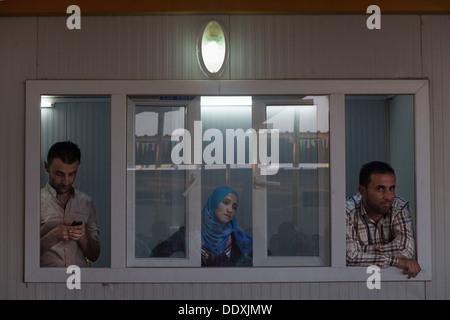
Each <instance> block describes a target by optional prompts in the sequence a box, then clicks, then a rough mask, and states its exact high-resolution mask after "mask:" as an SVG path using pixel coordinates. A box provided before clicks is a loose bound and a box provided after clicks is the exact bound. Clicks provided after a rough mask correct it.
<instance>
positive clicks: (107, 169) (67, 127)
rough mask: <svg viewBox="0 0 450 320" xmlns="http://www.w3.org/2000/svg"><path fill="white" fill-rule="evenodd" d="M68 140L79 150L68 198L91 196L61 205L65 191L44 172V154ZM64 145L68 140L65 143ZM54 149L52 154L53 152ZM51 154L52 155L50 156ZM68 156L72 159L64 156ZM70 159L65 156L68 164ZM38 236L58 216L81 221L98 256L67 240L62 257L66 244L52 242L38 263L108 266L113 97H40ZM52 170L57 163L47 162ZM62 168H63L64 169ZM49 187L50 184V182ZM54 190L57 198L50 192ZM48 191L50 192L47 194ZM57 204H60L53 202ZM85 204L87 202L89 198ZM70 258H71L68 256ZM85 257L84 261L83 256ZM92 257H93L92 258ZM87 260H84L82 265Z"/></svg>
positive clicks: (51, 174) (61, 151) (58, 219)
mask: <svg viewBox="0 0 450 320" xmlns="http://www.w3.org/2000/svg"><path fill="white" fill-rule="evenodd" d="M65 141H70V142H72V143H74V144H76V145H77V146H78V148H79V149H80V153H81V159H80V162H79V167H78V168H77V171H76V177H75V178H74V180H73V181H72V187H73V190H76V191H77V193H75V194H74V196H73V197H72V199H87V198H85V196H82V198H81V196H80V194H81V192H82V193H83V194H85V195H87V196H88V197H90V198H91V199H92V204H91V205H80V203H81V202H79V201H76V203H75V202H71V200H69V201H68V202H67V203H66V205H65V210H63V209H62V206H61V204H62V203H61V202H55V199H59V196H60V193H64V190H63V189H60V188H59V187H58V182H57V181H58V179H57V178H55V177H56V176H55V174H56V173H55V171H53V170H49V172H47V170H46V165H45V163H46V162H49V161H48V160H47V155H48V153H49V150H50V148H51V147H52V146H53V145H54V144H56V143H57V142H65ZM66 146H67V144H66ZM57 150H59V151H57V152H56V153H55V159H56V158H60V159H61V157H64V154H65V153H64V152H66V151H67V152H68V154H71V153H72V151H71V150H73V149H71V148H69V149H66V148H65V147H64V148H57ZM52 153H53V152H52ZM51 157H52V156H51ZM67 159H70V157H67ZM70 161H71V160H68V162H70ZM41 163H42V165H41V188H43V189H42V192H41V216H40V217H41V236H42V237H43V238H44V237H45V235H47V234H48V232H49V231H50V230H52V229H53V228H55V227H56V226H57V225H58V224H59V223H60V222H61V221H62V220H66V221H69V222H72V221H73V220H77V221H83V223H84V225H85V228H86V230H87V231H88V233H89V234H90V235H91V237H92V239H99V243H100V251H99V252H100V254H99V256H98V258H97V259H93V258H94V257H92V258H91V259H89V257H84V254H83V253H82V252H81V250H79V246H78V244H77V243H76V242H75V241H73V240H70V241H69V242H67V243H66V250H69V251H70V252H71V254H70V255H64V254H63V252H64V250H65V249H64V245H62V244H61V243H59V244H55V245H54V246H52V247H51V248H50V249H49V250H48V251H47V252H46V253H45V254H43V255H42V256H41V266H44V267H45V266H48V267H61V266H68V265H71V264H76V265H79V266H86V265H90V266H92V267H109V266H110V252H111V244H110V239H111V231H110V229H111V165H110V163H111V99H110V97H100V96H79V97H72V96H42V97H41ZM50 163H51V166H49V167H53V168H56V167H55V166H54V164H55V165H56V164H57V162H56V161H53V160H52V161H50ZM61 170H64V168H62V169H61ZM47 183H48V185H49V186H50V187H51V188H49V186H47ZM52 189H53V190H54V191H56V198H55V197H53V196H51V194H52V191H50V190H52ZM49 191H50V192H49ZM56 203H58V205H55V204H56ZM88 203H89V202H88ZM68 257H72V258H73V259H72V260H71V258H68ZM86 258H88V260H86ZM92 260H95V261H92ZM86 261H87V263H86Z"/></svg>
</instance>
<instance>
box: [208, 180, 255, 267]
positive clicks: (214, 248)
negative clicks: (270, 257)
mask: <svg viewBox="0 0 450 320" xmlns="http://www.w3.org/2000/svg"><path fill="white" fill-rule="evenodd" d="M229 193H234V194H235V195H236V196H237V197H239V196H238V194H237V192H236V191H235V190H233V189H232V188H230V187H226V186H220V187H217V188H215V189H214V190H213V191H212V192H211V194H210V195H209V197H208V200H207V202H206V204H205V206H204V207H203V210H202V246H204V247H205V248H206V249H207V250H209V251H210V252H211V253H213V254H214V255H220V254H221V253H222V252H224V251H225V249H226V247H227V242H228V237H229V236H230V234H231V233H234V238H235V240H236V242H237V244H238V246H239V249H241V252H242V254H243V255H244V256H245V257H246V258H248V257H249V256H250V255H251V253H252V242H253V240H252V238H251V237H250V236H249V235H248V234H247V233H245V232H244V231H242V230H241V228H240V227H239V225H238V224H237V222H236V217H233V219H232V220H231V221H230V222H228V223H227V224H222V223H220V222H219V221H218V220H217V218H216V215H215V212H216V209H217V206H218V205H219V203H220V202H221V201H222V199H223V197H225V196H226V195H227V194H229Z"/></svg>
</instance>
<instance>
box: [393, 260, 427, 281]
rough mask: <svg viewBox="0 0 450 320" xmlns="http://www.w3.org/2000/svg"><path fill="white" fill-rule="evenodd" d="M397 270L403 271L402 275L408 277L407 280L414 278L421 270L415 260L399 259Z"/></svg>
mask: <svg viewBox="0 0 450 320" xmlns="http://www.w3.org/2000/svg"><path fill="white" fill-rule="evenodd" d="M397 268H400V269H403V274H405V275H408V279H411V278H415V277H416V276H417V274H418V273H419V272H420V271H421V270H422V269H421V268H420V265H419V263H418V262H417V261H416V260H408V259H402V258H400V259H399V260H398V265H397Z"/></svg>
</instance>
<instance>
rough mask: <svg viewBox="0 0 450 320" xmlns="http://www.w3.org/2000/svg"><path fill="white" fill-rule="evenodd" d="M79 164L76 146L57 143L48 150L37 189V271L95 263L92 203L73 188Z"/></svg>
mask: <svg viewBox="0 0 450 320" xmlns="http://www.w3.org/2000/svg"><path fill="white" fill-rule="evenodd" d="M80 161H81V152H80V149H79V148H78V146H77V145H76V144H74V143H72V142H70V141H64V142H57V143H55V144H54V145H53V146H52V147H51V148H50V150H49V152H48V156H47V161H46V162H45V170H46V171H47V173H48V175H49V181H48V183H47V185H46V186H45V187H44V188H43V189H41V218H40V221H41V241H40V242H41V244H40V257H41V267H68V266H70V265H77V266H79V267H87V266H88V260H89V261H95V260H97V258H98V256H99V254H100V237H99V228H98V225H97V216H96V211H95V206H94V203H93V202H92V199H91V198H90V197H89V196H87V195H86V194H84V193H83V192H81V191H79V190H76V189H74V188H73V186H72V185H73V183H74V181H75V178H76V175H77V170H78V167H79V165H80Z"/></svg>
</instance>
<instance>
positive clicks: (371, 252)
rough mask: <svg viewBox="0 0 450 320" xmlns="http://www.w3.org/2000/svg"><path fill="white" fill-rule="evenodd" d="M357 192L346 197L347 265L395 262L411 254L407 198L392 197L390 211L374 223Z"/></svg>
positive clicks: (410, 226) (386, 264) (412, 238)
mask: <svg viewBox="0 0 450 320" xmlns="http://www.w3.org/2000/svg"><path fill="white" fill-rule="evenodd" d="M361 199H362V197H361V195H360V194H359V193H358V194H356V195H355V196H353V197H350V198H348V199H347V201H346V216H347V217H346V218H347V228H346V229H347V231H346V244H347V266H370V265H377V266H379V267H381V268H383V267H389V266H397V264H398V260H399V258H404V259H412V258H413V257H414V250H415V249H414V233H413V226H412V217H411V215H410V214H409V202H408V201H407V200H405V199H402V198H401V197H395V199H394V202H393V203H392V206H391V211H390V213H388V214H386V215H385V216H384V217H382V218H381V219H380V220H379V221H378V222H377V223H375V222H374V221H373V220H372V219H370V218H369V216H368V215H367V213H366V210H365V209H364V206H363V205H362V201H361Z"/></svg>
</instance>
